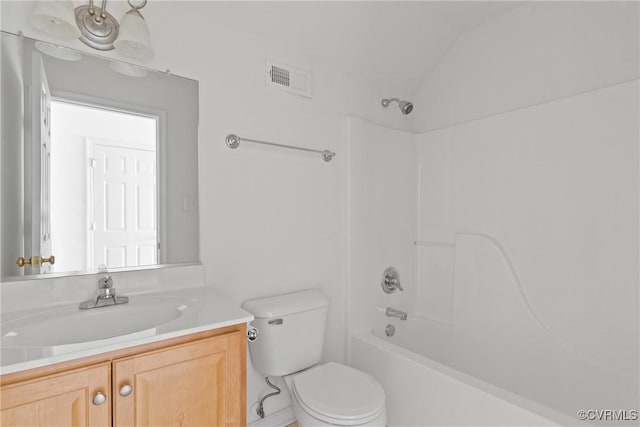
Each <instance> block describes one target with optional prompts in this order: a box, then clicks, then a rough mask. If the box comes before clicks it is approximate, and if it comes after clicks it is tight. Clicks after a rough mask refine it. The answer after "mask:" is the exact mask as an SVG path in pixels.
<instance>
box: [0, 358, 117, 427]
mask: <svg viewBox="0 0 640 427" xmlns="http://www.w3.org/2000/svg"><path fill="white" fill-rule="evenodd" d="M110 384H111V364H110V363H102V364H99V365H95V366H91V367H87V368H81V369H76V370H72V371H69V372H64V373H60V374H53V375H48V376H46V377H44V378H36V379H33V380H30V381H22V382H20V383H17V384H13V385H11V386H7V387H2V396H1V397H0V399H1V400H2V412H1V413H0V425H2V426H78V427H80V426H87V427H88V426H108V425H111V405H110V402H109V399H108V396H109V395H110V392H111V387H110ZM97 393H102V395H103V396H104V397H105V400H104V402H103V403H102V404H101V405H94V404H93V402H92V399H93V397H94V396H95V395H96V394H97Z"/></svg>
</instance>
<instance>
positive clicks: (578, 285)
mask: <svg viewBox="0 0 640 427" xmlns="http://www.w3.org/2000/svg"><path fill="white" fill-rule="evenodd" d="M637 93H638V82H637V80H634V81H632V82H629V83H625V84H619V85H614V86H611V87H608V88H603V89H598V90H594V91H591V92H588V93H584V94H579V95H575V96H570V97H567V98H562V99H558V100H556V101H553V102H549V103H545V104H541V105H534V106H531V107H527V108H523V109H520V110H514V111H512V112H508V113H504V114H499V115H496V116H492V117H488V118H486V119H482V120H477V121H473V122H469V123H462V124H460V125H455V126H451V127H447V128H442V129H436V130H434V131H430V132H427V133H424V134H413V133H410V132H405V131H400V130H394V129H389V128H386V127H383V126H379V125H376V124H373V123H371V122H368V121H366V120H363V119H359V118H356V117H348V118H347V129H348V135H347V136H348V145H349V153H348V162H349V176H348V179H349V197H348V199H349V242H348V245H349V251H348V254H349V263H348V265H349V305H350V310H349V316H350V317H349V326H350V338H349V362H350V364H351V365H352V366H353V367H355V368H356V369H359V370H361V371H364V372H367V373H368V374H370V375H371V376H373V377H374V378H376V379H377V380H378V381H379V382H380V383H381V384H382V385H383V387H384V389H385V392H386V396H387V414H388V420H389V424H390V425H392V426H443V425H457V426H462V425H468V426H471V425H474V426H475V425H492V426H493V425H503V426H514V425H529V426H530V425H536V426H538V425H576V424H578V425H579V424H584V423H590V424H593V423H592V422H591V421H593V420H586V421H583V420H581V416H582V417H584V414H583V413H581V412H580V411H581V410H583V411H589V410H594V411H595V410H601V411H604V410H611V411H617V412H616V414H614V419H616V418H618V419H619V418H622V419H621V420H620V421H621V423H620V424H619V425H638V418H637V414H638V412H637V411H638V410H639V409H640V408H639V407H638V402H640V390H639V388H640V387H639V384H640V374H639V372H638V363H637V361H638V357H640V356H639V353H640V350H639V347H640V345H639V342H638V336H639V335H638V324H639V318H638V313H639V310H638V308H639V307H638V288H637V277H638V267H637V259H638V258H637V257H638V242H637V211H638V205H637V197H630V196H628V195H629V194H636V195H637V188H638V187H637V180H636V181H633V182H632V181H631V180H630V179H629V177H637V158H638V148H637V147H638V145H637V129H638V128H637V117H638V108H639V104H638V102H637ZM621 112H625V114H621ZM627 112H628V114H627ZM576 123H580V124H581V127H580V128H579V129H578V127H576V126H575V124H576ZM603 141H607V143H606V144H605V143H603ZM613 141H615V144H614V143H613ZM550 153H553V155H550ZM576 153H581V155H580V156H576V155H575V154H576ZM605 164H606V165H615V167H614V166H612V167H611V168H604V167H603V165H605ZM541 165H544V168H543V167H542V166H541ZM567 171H571V172H572V173H571V174H567ZM569 175H570V176H569ZM569 177H570V179H569ZM593 182H597V183H598V184H597V185H595V184H594V185H590V184H589V185H587V184H588V183H593ZM612 206H615V209H613V208H612ZM622 213H624V216H622ZM416 239H419V241H416ZM390 266H392V267H395V268H397V270H398V271H399V273H400V276H401V277H402V287H403V288H404V291H398V292H395V293H393V294H392V295H389V294H386V293H385V292H383V290H381V289H380V277H381V276H380V275H381V273H383V271H385V268H387V267H390ZM388 307H391V308H393V309H396V310H402V311H405V312H407V313H408V316H407V319H406V320H402V319H399V318H397V317H389V316H387V315H386V314H385V312H387V313H389V314H394V313H395V314H396V315H397V314H398V312H394V311H387V310H386V309H387V308H388ZM388 325H391V326H392V327H388V328H387V326H388ZM394 329H395V333H393V334H391V332H392V330H394ZM387 332H388V333H389V335H391V336H387ZM586 415H587V418H590V417H589V415H593V413H591V414H589V413H587V414H586ZM625 419H626V420H627V421H625ZM634 419H635V420H634ZM595 423H596V424H598V422H597V421H595ZM599 424H605V425H616V424H615V423H612V421H607V420H602V422H601V423H599Z"/></svg>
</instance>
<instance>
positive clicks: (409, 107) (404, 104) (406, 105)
mask: <svg viewBox="0 0 640 427" xmlns="http://www.w3.org/2000/svg"><path fill="white" fill-rule="evenodd" d="M392 102H397V103H398V107H400V111H402V114H409V113H410V112H412V111H413V103H411V102H409V101H402V100H400V99H398V98H391V99H383V100H382V106H383V107H385V108H387V107H388V106H389V104H390V103H392Z"/></svg>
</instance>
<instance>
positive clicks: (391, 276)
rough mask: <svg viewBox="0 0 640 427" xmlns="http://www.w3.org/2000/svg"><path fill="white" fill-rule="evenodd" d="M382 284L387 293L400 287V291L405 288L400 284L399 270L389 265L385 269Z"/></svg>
mask: <svg viewBox="0 0 640 427" xmlns="http://www.w3.org/2000/svg"><path fill="white" fill-rule="evenodd" d="M380 284H381V285H382V290H383V291H384V292H385V293H387V294H392V293H394V292H395V291H396V290H398V289H399V290H400V291H403V290H404V289H402V285H400V275H399V274H398V270H396V269H395V268H393V267H389V268H387V269H386V270H384V273H382V281H381V283H380Z"/></svg>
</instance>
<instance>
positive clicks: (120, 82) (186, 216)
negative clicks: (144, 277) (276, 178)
mask: <svg viewBox="0 0 640 427" xmlns="http://www.w3.org/2000/svg"><path fill="white" fill-rule="evenodd" d="M1 36H2V40H1V42H2V46H1V49H0V52H1V55H2V63H1V64H2V70H1V72H2V74H1V80H2V81H1V89H0V90H1V92H0V93H1V100H2V101H1V102H2V105H1V108H2V110H1V112H2V113H1V117H0V128H1V129H2V141H1V146H0V149H1V157H0V158H1V179H2V183H1V189H0V194H1V196H2V199H1V200H2V205H1V207H0V215H1V226H0V233H1V234H0V237H1V248H0V278H1V279H2V280H3V281H7V280H16V279H20V278H29V279H33V278H41V277H51V276H52V275H55V276H60V275H62V276H64V275H69V274H78V273H91V272H95V271H97V270H98V269H99V267H100V266H102V265H104V266H106V267H107V268H108V269H109V270H112V269H113V270H118V269H125V270H127V269H138V268H150V267H153V266H158V265H165V264H177V263H192V262H198V261H199V252H198V250H199V241H198V235H199V231H198V223H199V220H198V170H197V165H198V82H197V81H194V80H191V79H187V78H183V77H178V76H174V75H170V74H167V73H162V72H158V71H154V70H150V69H146V68H143V67H139V66H135V65H132V64H128V63H124V62H119V61H114V60H112V59H107V58H102V57H98V56H94V55H91V54H87V53H84V52H80V51H76V50H73V49H68V48H63V47H59V46H56V45H53V44H50V43H46V42H42V41H37V40H33V39H29V38H25V37H22V36H19V35H15V34H10V33H6V32H2V33H1Z"/></svg>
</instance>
